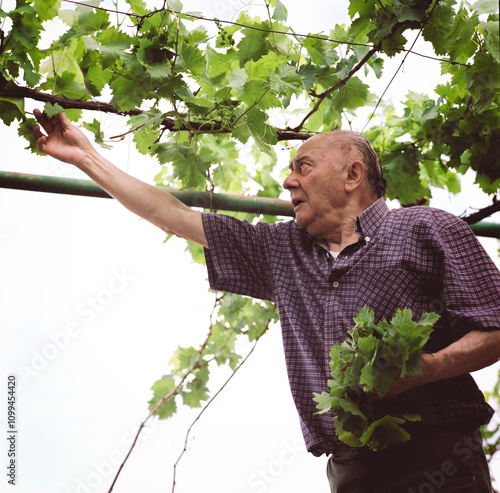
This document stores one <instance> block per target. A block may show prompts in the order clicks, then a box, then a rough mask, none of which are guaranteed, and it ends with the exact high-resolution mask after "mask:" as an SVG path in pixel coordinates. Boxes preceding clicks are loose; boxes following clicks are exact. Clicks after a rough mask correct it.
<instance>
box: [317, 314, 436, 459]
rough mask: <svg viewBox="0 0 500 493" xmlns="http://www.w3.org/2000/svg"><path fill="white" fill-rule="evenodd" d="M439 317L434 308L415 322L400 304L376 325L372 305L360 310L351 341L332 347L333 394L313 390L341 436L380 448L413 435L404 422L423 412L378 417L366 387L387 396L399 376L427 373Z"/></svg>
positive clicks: (353, 444) (354, 444) (349, 441)
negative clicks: (427, 350) (427, 353)
mask: <svg viewBox="0 0 500 493" xmlns="http://www.w3.org/2000/svg"><path fill="white" fill-rule="evenodd" d="M438 319H439V315H437V314H435V313H424V314H423V315H422V317H421V318H420V320H419V321H418V322H415V321H413V320H412V312H411V310H409V309H398V310H397V311H396V313H395V315H394V317H393V318H392V320H391V321H390V322H387V321H386V320H385V319H384V320H382V321H380V323H379V324H378V325H377V324H375V315H374V312H373V311H372V310H370V308H368V307H366V306H365V307H363V308H362V309H361V310H360V311H359V313H358V315H357V316H356V317H355V318H354V322H355V324H356V325H355V326H354V328H353V329H351V330H350V331H348V333H347V337H346V340H345V341H344V342H343V343H342V344H339V345H336V346H334V347H333V348H332V350H331V352H330V357H331V361H330V367H331V374H332V377H333V378H332V380H329V381H328V386H329V387H330V389H331V390H330V393H327V392H323V393H321V394H316V393H315V394H314V400H315V401H316V402H317V408H318V409H321V411H320V412H319V413H318V414H322V413H325V412H331V413H332V415H333V421H334V424H335V428H336V432H337V436H338V438H339V439H340V440H341V441H343V442H344V443H346V444H348V445H350V446H351V447H368V448H370V449H371V450H373V451H376V450H384V449H386V448H387V447H388V446H390V445H392V444H395V443H402V442H406V441H408V440H409V439H410V434H409V433H408V432H407V431H406V430H405V429H404V425H405V423H406V422H407V421H420V420H421V416H419V415H418V414H413V413H411V410H405V412H404V413H397V414H396V415H385V416H383V417H381V418H379V419H377V418H376V417H375V415H374V410H373V406H372V402H371V400H370V398H369V396H368V394H367V392H375V393H376V394H377V395H378V396H379V397H383V396H384V395H386V394H387V392H388V391H389V389H390V388H391V386H392V384H393V383H394V381H395V380H396V379H397V378H405V377H412V376H417V375H421V374H422V364H421V355H422V348H423V347H424V345H425V343H426V342H427V340H428V339H429V336H430V334H431V332H432V326H433V325H434V324H435V323H436V322H437V320H438Z"/></svg>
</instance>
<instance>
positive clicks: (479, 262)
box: [441, 219, 500, 339]
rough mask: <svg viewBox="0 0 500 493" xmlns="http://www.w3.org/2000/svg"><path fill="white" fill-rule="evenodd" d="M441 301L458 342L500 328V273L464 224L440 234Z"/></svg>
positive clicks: (461, 223) (454, 224)
mask: <svg viewBox="0 0 500 493" xmlns="http://www.w3.org/2000/svg"><path fill="white" fill-rule="evenodd" d="M441 239H442V241H443V242H442V249H443V274H444V279H443V286H444V291H443V297H444V301H445V304H446V308H447V311H448V314H449V320H450V324H451V331H452V334H453V336H454V338H456V339H459V338H461V337H463V336H464V335H465V334H467V333H468V332H470V331H471V330H491V329H499V328H500V272H499V270H498V268H497V267H496V266H495V264H494V263H493V261H492V259H491V258H490V257H489V256H488V254H487V253H486V251H485V250H484V248H483V246H482V245H481V244H480V243H479V241H478V239H477V238H476V236H475V235H474V233H473V232H472V230H471V229H470V227H469V225H468V224H467V223H465V221H463V220H459V219H457V220H456V221H454V223H453V224H452V225H450V226H449V227H447V228H446V229H445V230H444V231H442V233H441Z"/></svg>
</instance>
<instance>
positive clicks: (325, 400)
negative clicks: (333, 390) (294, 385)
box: [313, 392, 332, 414]
mask: <svg viewBox="0 0 500 493" xmlns="http://www.w3.org/2000/svg"><path fill="white" fill-rule="evenodd" d="M313 394H314V397H313V401H314V402H316V403H317V405H316V407H317V408H318V409H321V412H319V413H317V414H323V413H325V412H326V411H329V410H330V409H331V407H332V398H331V397H330V394H328V393H327V392H322V393H321V394H317V393H316V392H313Z"/></svg>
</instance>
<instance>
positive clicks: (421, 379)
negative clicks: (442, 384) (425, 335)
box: [367, 353, 437, 401]
mask: <svg viewBox="0 0 500 493" xmlns="http://www.w3.org/2000/svg"><path fill="white" fill-rule="evenodd" d="M421 361H422V375H418V376H416V377H405V378H397V379H396V380H395V381H394V383H393V384H392V387H391V388H390V389H389V391H388V392H387V393H386V394H385V395H384V396H382V397H380V396H379V395H378V394H377V392H375V391H372V392H367V394H368V397H369V398H370V399H371V400H374V401H376V400H381V399H392V398H393V397H396V396H398V395H399V394H402V393H403V392H406V391H407V390H410V389H412V388H414V387H419V386H420V385H425V384H426V383H430V382H433V381H435V380H436V378H435V374H436V363H437V360H436V355H435V354H426V353H424V354H422V359H421Z"/></svg>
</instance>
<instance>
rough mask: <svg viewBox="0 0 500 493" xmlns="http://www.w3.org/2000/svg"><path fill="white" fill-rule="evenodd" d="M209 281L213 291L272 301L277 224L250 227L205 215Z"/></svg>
mask: <svg viewBox="0 0 500 493" xmlns="http://www.w3.org/2000/svg"><path fill="white" fill-rule="evenodd" d="M202 221H203V228H204V230H205V235H206V238H207V242H208V248H205V259H206V262H207V270H208V280H209V282H210V287H211V288H212V289H214V290H216V291H225V292H228V293H235V294H240V295H245V296H251V297H253V298H259V299H263V300H269V301H275V296H274V290H273V281H272V276H271V269H270V261H269V260H270V258H271V256H272V254H273V248H274V245H275V241H273V239H274V237H275V236H276V235H277V234H278V228H279V223H277V224H267V223H258V224H255V225H252V224H250V223H249V222H248V221H241V220H239V219H236V218H234V217H232V216H226V215H223V214H213V213H204V214H203V216H202Z"/></svg>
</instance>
